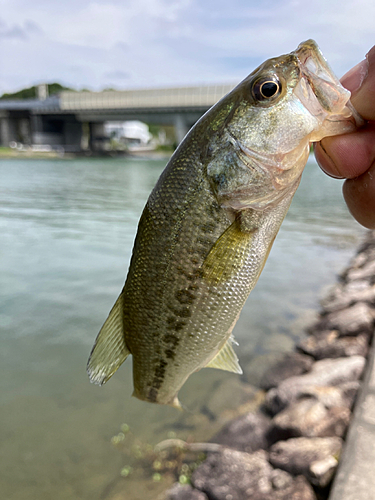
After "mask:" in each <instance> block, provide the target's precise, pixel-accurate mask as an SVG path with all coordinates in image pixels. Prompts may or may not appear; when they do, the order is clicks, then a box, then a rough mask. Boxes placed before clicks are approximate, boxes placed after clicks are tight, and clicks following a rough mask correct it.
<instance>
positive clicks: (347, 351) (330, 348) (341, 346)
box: [298, 330, 369, 359]
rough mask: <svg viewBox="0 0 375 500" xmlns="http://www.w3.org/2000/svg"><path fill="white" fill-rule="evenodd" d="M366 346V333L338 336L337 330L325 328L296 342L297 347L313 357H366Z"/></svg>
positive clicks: (367, 342)
mask: <svg viewBox="0 0 375 500" xmlns="http://www.w3.org/2000/svg"><path fill="white" fill-rule="evenodd" d="M368 348H369V335H368V334H366V333H360V334H359V335H356V336H350V337H349V336H348V337H340V336H339V334H338V332H337V330H328V331H326V330H325V331H323V332H319V334H316V335H309V336H308V337H307V338H305V339H303V340H302V341H301V342H300V343H299V344H298V349H300V350H301V351H303V352H305V353H306V354H309V355H310V356H313V357H314V358H315V359H324V358H341V357H346V356H356V355H359V356H364V357H366V356H367V354H368Z"/></svg>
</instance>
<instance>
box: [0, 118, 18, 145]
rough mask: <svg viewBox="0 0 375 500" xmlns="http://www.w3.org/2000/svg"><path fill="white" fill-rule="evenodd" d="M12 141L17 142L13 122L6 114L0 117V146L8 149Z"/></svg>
mask: <svg viewBox="0 0 375 500" xmlns="http://www.w3.org/2000/svg"><path fill="white" fill-rule="evenodd" d="M12 141H17V133H16V127H15V123H14V120H12V119H11V118H10V117H9V116H8V114H7V113H4V114H1V115H0V145H1V146H5V147H8V146H9V144H10V143H11V142H12Z"/></svg>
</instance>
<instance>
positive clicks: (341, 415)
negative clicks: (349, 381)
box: [268, 398, 350, 442]
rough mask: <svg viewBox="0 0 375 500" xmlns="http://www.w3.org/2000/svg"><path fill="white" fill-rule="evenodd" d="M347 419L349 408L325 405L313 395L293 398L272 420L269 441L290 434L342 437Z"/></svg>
mask: <svg viewBox="0 0 375 500" xmlns="http://www.w3.org/2000/svg"><path fill="white" fill-rule="evenodd" d="M349 421H350V410H349V408H345V407H342V406H340V407H338V406H333V407H331V408H326V407H325V406H324V404H323V403H321V402H320V401H317V400H316V399H315V398H304V399H301V400H299V401H295V402H294V403H292V404H291V405H290V406H288V407H287V408H286V409H285V410H283V411H281V412H280V413H278V414H277V415H276V416H275V417H274V418H273V420H272V426H271V427H270V430H269V434H268V438H269V440H270V442H275V441H279V440H285V439H289V438H293V437H300V436H304V437H327V436H339V437H342V436H343V435H344V433H345V431H346V429H347V426H348V424H349Z"/></svg>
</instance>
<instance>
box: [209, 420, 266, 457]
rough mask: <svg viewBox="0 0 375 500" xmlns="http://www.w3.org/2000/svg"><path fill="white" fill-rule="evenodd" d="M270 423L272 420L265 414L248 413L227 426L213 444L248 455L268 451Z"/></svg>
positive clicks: (213, 440) (214, 438)
mask: <svg viewBox="0 0 375 500" xmlns="http://www.w3.org/2000/svg"><path fill="white" fill-rule="evenodd" d="M270 423H271V419H270V418H269V417H267V416H266V415H264V414H263V413H260V412H258V413H247V414H246V415H242V416H240V417H238V418H236V419H234V420H231V421H230V422H229V423H228V424H226V425H225V426H224V427H223V428H222V429H221V430H220V431H219V432H218V433H217V434H216V435H215V436H214V437H213V438H212V439H211V442H213V443H219V444H222V445H224V446H228V447H229V448H234V449H236V450H239V451H246V452H247V453H250V452H253V451H256V450H259V449H267V448H268V445H269V443H268V441H267V438H266V436H267V432H268V430H269V428H270Z"/></svg>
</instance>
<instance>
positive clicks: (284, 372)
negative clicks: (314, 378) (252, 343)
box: [260, 352, 314, 391]
mask: <svg viewBox="0 0 375 500" xmlns="http://www.w3.org/2000/svg"><path fill="white" fill-rule="evenodd" d="M313 363H314V360H313V359H312V358H311V357H310V356H306V355H304V354H301V353H298V352H291V353H289V354H286V355H285V357H284V358H283V359H281V360H280V361H278V362H277V363H275V365H273V366H272V367H271V368H269V369H268V370H267V371H266V373H265V374H264V376H263V378H262V380H261V382H260V387H261V388H262V389H264V390H265V391H268V389H271V388H272V387H277V386H278V385H279V384H280V382H281V381H282V380H285V379H286V378H289V377H293V376H297V375H302V374H303V373H306V372H308V371H309V370H310V369H311V367H312V365H313Z"/></svg>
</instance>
